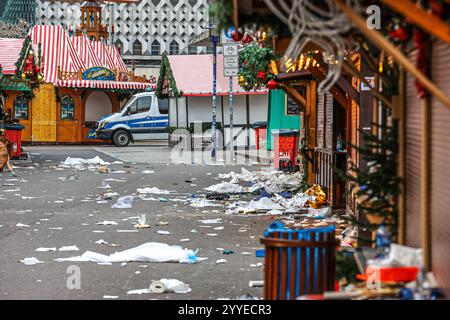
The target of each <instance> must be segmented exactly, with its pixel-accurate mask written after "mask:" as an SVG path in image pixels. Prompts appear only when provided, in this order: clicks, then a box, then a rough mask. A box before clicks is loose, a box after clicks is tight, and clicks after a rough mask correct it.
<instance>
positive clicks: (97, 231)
mask: <svg viewBox="0 0 450 320" xmlns="http://www.w3.org/2000/svg"><path fill="white" fill-rule="evenodd" d="M92 232H93V233H105V231H103V230H94V231H92Z"/></svg>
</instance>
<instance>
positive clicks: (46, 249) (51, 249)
mask: <svg viewBox="0 0 450 320" xmlns="http://www.w3.org/2000/svg"><path fill="white" fill-rule="evenodd" d="M34 251H37V252H48V251H56V248H55V247H53V248H43V247H41V248H37V249H36V250H34Z"/></svg>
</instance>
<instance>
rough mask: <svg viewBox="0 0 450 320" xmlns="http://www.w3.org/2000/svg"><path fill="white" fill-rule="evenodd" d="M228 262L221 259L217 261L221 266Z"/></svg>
mask: <svg viewBox="0 0 450 320" xmlns="http://www.w3.org/2000/svg"><path fill="white" fill-rule="evenodd" d="M226 262H227V260H225V259H219V260H217V261H216V264H221V263H226Z"/></svg>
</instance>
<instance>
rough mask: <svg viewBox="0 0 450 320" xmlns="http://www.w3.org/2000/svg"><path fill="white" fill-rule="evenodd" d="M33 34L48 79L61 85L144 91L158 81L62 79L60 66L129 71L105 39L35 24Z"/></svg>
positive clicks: (82, 69) (76, 69) (79, 68)
mask: <svg viewBox="0 0 450 320" xmlns="http://www.w3.org/2000/svg"><path fill="white" fill-rule="evenodd" d="M30 34H31V39H32V41H33V43H34V44H36V45H37V44H38V43H41V45H42V66H43V73H44V81H45V82H48V83H53V84H54V85H55V86H59V87H77V88H103V89H142V90H144V89H147V88H152V89H154V87H155V85H154V84H150V83H142V82H123V81H93V80H60V79H58V67H59V68H60V69H61V71H63V72H79V71H80V70H81V71H84V70H86V69H88V68H91V67H99V66H101V67H106V68H108V69H110V70H119V71H127V68H126V65H125V63H124V62H123V60H122V58H121V57H120V54H119V53H118V51H117V49H116V48H115V47H111V46H107V45H106V44H105V43H103V42H101V41H91V40H89V39H87V37H86V36H85V35H83V36H78V37H72V38H71V37H70V36H69V34H68V33H67V31H66V30H65V29H64V28H62V27H61V26H42V25H39V26H34V27H33V28H32V29H31V32H30ZM2 51H3V49H0V52H2Z"/></svg>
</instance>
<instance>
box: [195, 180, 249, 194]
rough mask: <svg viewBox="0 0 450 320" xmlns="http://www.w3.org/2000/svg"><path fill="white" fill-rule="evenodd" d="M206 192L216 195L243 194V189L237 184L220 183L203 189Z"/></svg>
mask: <svg viewBox="0 0 450 320" xmlns="http://www.w3.org/2000/svg"><path fill="white" fill-rule="evenodd" d="M204 189H205V190H207V191H212V192H217V193H243V192H244V188H243V187H241V186H240V185H238V184H234V183H230V182H222V183H218V184H215V185H212V186H209V187H207V188H204Z"/></svg>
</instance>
